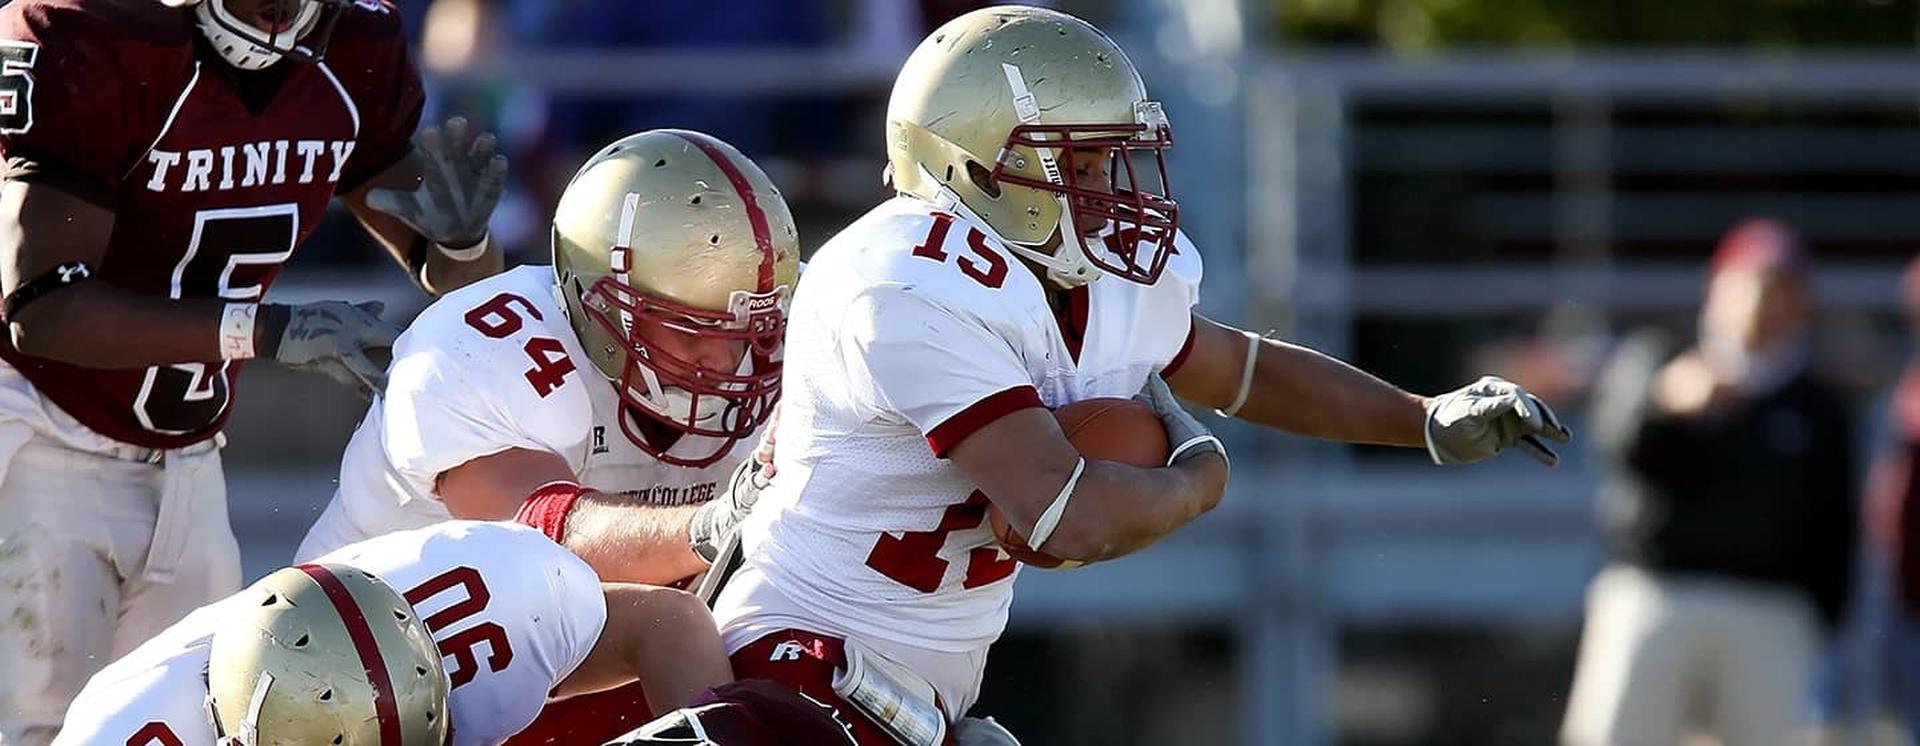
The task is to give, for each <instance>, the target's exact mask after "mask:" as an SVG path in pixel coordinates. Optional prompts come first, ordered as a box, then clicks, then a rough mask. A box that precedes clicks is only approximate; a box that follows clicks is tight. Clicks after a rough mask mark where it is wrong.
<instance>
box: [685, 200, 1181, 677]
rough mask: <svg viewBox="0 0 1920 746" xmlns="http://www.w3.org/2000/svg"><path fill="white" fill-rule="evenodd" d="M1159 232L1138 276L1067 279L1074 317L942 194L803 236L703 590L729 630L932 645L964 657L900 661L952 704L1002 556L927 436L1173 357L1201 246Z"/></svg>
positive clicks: (999, 591) (895, 650)
mask: <svg viewBox="0 0 1920 746" xmlns="http://www.w3.org/2000/svg"><path fill="white" fill-rule="evenodd" d="M1175 245H1176V247H1177V251H1178V253H1177V254H1175V255H1174V256H1173V257H1172V259H1171V261H1170V263H1169V264H1168V266H1167V269H1166V272H1165V273H1164V274H1163V275H1162V276H1161V278H1160V279H1159V281H1158V282H1157V283H1155V284H1154V285H1151V286H1143V285H1139V284H1135V283H1130V282H1127V281H1125V280H1120V279H1117V278H1104V279H1102V280H1100V281H1097V282H1094V283H1092V284H1090V285H1088V286H1087V287H1086V288H1084V289H1083V290H1080V291H1075V292H1074V293H1070V294H1068V295H1067V298H1068V305H1069V306H1071V307H1070V308H1068V309H1065V311H1064V312H1063V314H1062V315H1063V316H1067V317H1069V318H1073V317H1077V318H1080V319H1084V327H1079V326H1078V325H1076V326H1075V329H1076V330H1081V329H1083V331H1082V332H1081V333H1069V332H1065V331H1062V322H1060V321H1056V317H1055V312H1054V310H1053V308H1052V307H1051V306H1050V305H1049V299H1048V296H1047V293H1046V292H1045V288H1044V287H1043V286H1042V284H1041V281H1040V279H1039V278H1038V277H1037V276H1036V275H1035V274H1034V273H1033V272H1031V271H1029V270H1028V269H1026V268H1025V266H1024V265H1022V264H1020V263H1019V260H1017V259H1016V258H1015V257H1014V256H1013V255H1012V254H1011V253H1010V252H1008V251H1007V250H1005V249H1004V248H1002V243H1001V242H1000V241H999V240H998V239H997V238H995V237H994V234H993V233H992V232H991V230H990V229H988V228H987V227H986V226H985V225H984V224H983V223H980V222H978V221H977V220H975V219H970V218H969V217H968V216H967V213H966V211H965V209H964V207H962V206H960V205H958V204H955V203H954V202H952V201H951V200H949V201H946V202H944V203H941V204H933V203H928V202H925V201H922V200H919V199H914V198H910V197H898V198H895V199H892V200H890V201H888V202H886V203H883V204H882V205H880V206H879V207H877V208H875V209H874V210H873V211H871V212H869V213H867V215H865V216H864V217H862V218H861V219H860V220H858V221H857V222H855V223H854V224H853V225H851V226H849V227H848V228H847V229H846V230H844V231H842V232H841V233H840V234H839V235H837V236H835V237H834V238H833V240H832V241H830V242H828V243H827V244H826V245H825V246H824V247H822V248H821V250H820V251H819V253H818V254H817V255H815V256H814V258H813V260H812V261H811V262H809V263H808V265H807V273H806V275H805V276H803V277H802V278H801V281H800V287H799V290H798V291H797V292H796V293H795V294H794V307H793V313H792V316H791V320H790V325H789V327H788V331H787V344H786V350H787V355H786V378H785V386H786V391H785V393H784V394H783V397H782V402H783V404H782V407H783V409H782V411H781V413H780V425H779V427H780V431H779V433H777V442H778V443H779V448H778V449H777V451H776V453H775V459H776V460H777V466H778V467H779V476H778V477H776V478H775V479H774V480H773V484H772V485H771V486H770V487H769V488H768V489H767V490H766V491H765V492H764V493H762V495H761V497H760V501H759V503H758V504H757V506H756V507H755V510H754V512H753V514H752V516H751V517H750V518H749V519H748V521H747V523H746V524H745V529H744V531H743V533H742V543H743V546H744V547H745V550H746V563H747V565H746V567H745V569H744V570H743V572H742V573H741V574H740V575H739V576H737V577H736V578H735V580H734V581H733V582H732V583H730V584H729V585H728V586H727V588H726V590H725V591H723V592H722V594H721V598H720V600H719V603H718V604H717V606H716V609H715V614H716V616H717V617H718V618H719V619H720V621H721V624H722V628H723V632H724V634H725V637H726V640H727V643H728V646H729V648H730V649H732V650H738V649H739V648H741V647H743V646H745V645H746V644H748V643H750V642H752V641H753V640H754V639H756V638H757V637H759V636H761V635H764V634H766V633H768V632H771V631H775V630H777V629H779V628H781V627H799V628H802V629H807V630H810V631H815V632H820V633H826V634H835V635H841V636H846V637H852V638H855V639H858V640H860V641H862V642H865V643H867V644H869V645H870V646H873V647H874V648H876V649H878V650H879V651H880V652H882V653H889V654H891V655H892V657H894V658H895V659H896V660H914V659H920V660H924V659H926V657H927V656H926V655H925V653H927V652H933V653H940V654H950V655H949V656H948V657H949V659H951V660H956V661H966V662H967V663H963V664H961V665H956V666H947V667H944V668H948V669H952V670H944V671H924V670H923V671H920V673H921V674H922V675H925V676H928V677H929V678H930V679H931V680H932V681H933V683H934V684H935V686H936V687H937V688H938V689H939V690H940V692H941V694H942V696H943V697H944V698H945V700H946V701H947V702H948V703H949V705H953V706H956V707H957V709H956V714H957V713H958V712H960V711H964V709H965V707H966V706H967V705H968V704H970V703H971V702H972V700H973V697H974V695H975V694H976V691H975V690H976V689H977V688H978V674H979V668H978V667H979V666H980V665H982V664H984V661H985V655H984V651H985V648H986V646H988V645H989V644H991V643H992V642H993V641H994V640H995V639H996V638H997V637H999V635H1000V632H1001V630H1002V628H1003V627H1004V626H1005V624H1006V616H1007V607H1008V604H1009V603H1010V601H1011V599H1012V593H1013V583H1012V578H1013V577H1014V575H1015V573H1016V570H1017V564H1016V563H1015V562H1014V561H1012V560H1011V559H1009V558H1008V557H1007V556H1006V555H1005V554H1004V553H1003V552H1001V551H1000V550H999V548H998V547H997V545H996V543H995V541H994V538H993V532H992V530H991V528H990V527H988V525H987V523H986V506H987V503H986V498H985V496H984V495H982V494H980V493H979V492H978V491H976V490H975V488H974V485H973V484H972V483H971V482H970V481H969V480H968V479H967V478H966V477H965V476H964V475H962V474H961V473H960V472H959V470H957V469H955V468H953V467H952V466H951V465H950V464H948V463H947V462H946V461H944V460H943V459H942V458H941V455H942V454H943V453H944V451H945V450H946V449H947V448H949V447H951V446H952V445H953V444H954V443H957V442H958V441H960V440H963V439H964V438H965V436H966V435H968V434H971V433H972V432H973V431H974V430H975V429H978V428H979V427H980V426H983V425H985V424H987V423H988V422H991V421H992V420H994V419H997V418H998V417H999V416H1001V415H1003V414H1005V413H1007V412H1010V411H1013V410H1016V409H1019V408H1021V407H1025V406H1034V405H1040V404H1043V403H1044V405H1046V406H1049V407H1058V406H1061V405H1063V404H1068V403H1071V402H1075V401H1080V400H1083V399H1089V398H1095V397H1106V396H1132V395H1133V394H1135V393H1137V392H1138V391H1139V390H1140V388H1141V386H1143V385H1144V384H1145V382H1146V378H1147V376H1148V374H1150V373H1152V372H1154V371H1159V370H1162V369H1164V368H1166V367H1168V366H1169V365H1170V364H1172V363H1174V362H1175V361H1176V359H1178V358H1181V357H1182V355H1183V353H1184V351H1185V350H1186V349H1187V345H1188V344H1190V334H1191V330H1192V316H1191V308H1192V305H1193V303H1194V302H1195V300H1196V298H1197V295H1198V289H1199V284H1200V273H1201V264H1200V256H1199V254H1198V252H1197V251H1196V250H1195V249H1194V247H1193V245H1192V244H1191V243H1190V242H1189V241H1187V239H1186V238H1185V236H1179V237H1177V241H1176V244H1175ZM1068 323H1072V322H1068ZM1070 337H1077V339H1074V338H1070ZM1076 352H1077V354H1076Z"/></svg>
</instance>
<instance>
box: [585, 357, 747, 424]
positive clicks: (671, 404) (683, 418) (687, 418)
mask: <svg viewBox="0 0 1920 746" xmlns="http://www.w3.org/2000/svg"><path fill="white" fill-rule="evenodd" d="M752 357H753V356H751V355H743V356H741V360H740V367H739V368H738V369H736V370H735V371H734V372H735V373H739V374H741V375H745V374H748V373H751V372H753V360H752ZM634 362H635V366H636V367H637V368H639V370H640V383H641V384H642V385H644V386H645V387H646V388H645V389H640V388H629V389H628V390H627V395H628V396H630V397H632V399H633V401H634V402H636V403H638V404H639V405H640V407H641V408H642V409H645V410H646V411H647V412H648V413H649V414H652V415H654V416H655V417H659V418H661V419H664V420H668V421H672V422H680V423H685V424H688V425H701V426H708V427H711V426H713V425H714V424H715V422H716V420H717V419H718V418H719V417H720V416H721V415H723V414H726V411H727V400H726V399H723V398H721V397H718V396H702V397H698V399H697V401H698V402H699V406H698V408H697V409H696V408H695V401H696V398H695V397H694V395H693V393H692V392H690V391H687V390H686V389H683V388H680V387H679V386H664V385H661V383H660V377H659V376H657V375H655V374H654V372H653V367H652V366H650V365H648V364H647V362H646V360H645V359H644V358H642V359H638V360H635V361H634ZM615 385H618V383H617V382H616V384H615Z"/></svg>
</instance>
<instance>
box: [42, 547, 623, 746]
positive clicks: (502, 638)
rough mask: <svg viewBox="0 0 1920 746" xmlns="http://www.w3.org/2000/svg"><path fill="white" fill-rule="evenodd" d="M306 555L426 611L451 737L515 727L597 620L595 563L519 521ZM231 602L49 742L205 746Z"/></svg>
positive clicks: (583, 651) (110, 682) (97, 694)
mask: <svg viewBox="0 0 1920 746" xmlns="http://www.w3.org/2000/svg"><path fill="white" fill-rule="evenodd" d="M317 562H319V563H337V564H343V565H348V566H351V567H356V568H359V569H361V570H365V571H367V572H370V573H373V574H374V575H377V576H379V577H380V579H382V580H385V581H387V584H388V585H391V586H393V587H394V589H395V590H398V591H400V593H401V595H403V596H405V597H406V599H407V602H408V603H410V604H412V605H413V609H414V612H415V613H417V614H419V615H420V617H421V618H422V619H424V620H426V623H427V627H428V628H429V629H430V630H431V631H432V632H433V639H434V641H435V642H437V643H439V645H440V652H441V653H442V655H444V656H445V657H444V658H443V659H442V662H443V663H444V664H445V666H446V670H447V677H448V678H449V679H450V682H449V683H450V684H451V685H452V690H451V691H452V694H451V697H450V701H449V703H448V709H449V710H450V711H451V712H452V713H453V734H454V739H453V742H454V744H456V746H466V745H467V744H497V743H500V742H502V741H504V740H506V738H507V737H508V736H511V735H513V734H515V733H518V732H520V731H521V730H522V729H524V728H526V727H527V725H528V724H530V723H532V722H533V719H534V717H536V716H538V715H539V714H540V709H541V707H543V706H545V704H546V701H547V693H548V692H550V691H552V690H553V688H554V687H555V686H556V685H558V684H559V683H560V682H561V681H562V680H564V679H565V678H566V677H567V676H568V675H569V674H571V673H573V670H574V669H575V668H576V667H578V666H579V665H580V663H581V661H584V660H586V658H587V653H589V652H590V651H592V650H593V646H594V644H595V643H597V642H598V641H599V640H600V631H601V629H602V627H604V626H605V625H606V622H607V606H606V603H607V601H606V596H605V594H604V593H603V592H602V591H601V589H600V580H599V578H598V576H596V575H594V573H593V570H592V569H591V568H588V567H587V564H586V563H585V562H582V561H581V560H580V558H578V557H575V556H574V555H573V553H572V552H569V551H567V550H566V548H564V547H561V546H560V545H558V544H555V543H553V542H552V541H550V540H548V539H547V537H546V536H544V535H542V534H541V533H540V532H539V531H537V530H534V529H532V528H528V527H526V526H521V525H519V524H514V523H505V522H489V521H448V522H445V523H441V524H438V525H435V526H432V527H429V528H424V529H417V530H413V531H403V532H399V533H393V534H387V535H385V536H381V537H378V538H375V539H370V540H368V541H364V542H360V543H358V544H354V545H351V546H348V547H345V548H342V549H341V550H339V551H337V552H334V553H332V554H328V555H326V556H324V557H321V558H319V559H318V560H317ZM239 602H244V599H242V598H241V597H239V596H233V597H229V598H227V599H225V600H222V601H218V602H216V603H214V604H212V605H209V606H207V607H205V608H202V609H200V610H198V611H195V612H194V613H192V614H190V615H188V616H187V617H186V618H185V619H183V620H181V621H180V622H178V623H176V624H174V625H173V626H172V627H169V628H167V630H166V631H164V632H162V633H160V635H158V636H156V637H155V638H153V639H152V640H149V641H147V642H146V644H143V645H141V646H140V647H138V648H136V649H134V651H133V652H131V653H128V654H127V655H126V657H124V658H121V659H120V660H118V661H115V662H114V663H113V664H112V665H109V666H107V667H106V668H105V669H103V670H102V671H100V673H98V674H95V675H94V677H93V678H92V679H91V680H89V681H88V682H87V686H86V688H85V689H84V690H82V691H81V692H80V696H79V697H78V698H76V699H75V700H74V702H73V705H72V706H71V707H69V708H68V710H67V722H66V724H65V725H64V726H63V727H62V730H61V732H60V737H59V740H58V741H56V743H60V744H87V745H89V746H125V745H126V744H135V745H137V746H147V744H148V741H143V740H140V738H139V737H145V736H151V737H152V738H154V739H156V740H153V741H152V743H153V744H154V746H203V745H204V746H213V744H214V732H213V726H212V724H211V722H210V719H209V717H208V715H207V711H206V709H205V704H204V702H205V700H206V697H207V680H206V672H207V660H208V652H209V650H210V649H211V644H212V639H213V631H214V629H215V628H216V627H217V626H218V625H219V624H220V622H221V619H222V618H223V615H222V610H223V608H224V607H226V606H230V605H232V604H234V603H239ZM150 723H158V724H159V725H158V726H154V725H150ZM158 729H165V730H166V731H167V735H161V734H160V733H159V730H158ZM143 733H144V735H143ZM137 736H138V737H137ZM169 738H171V740H169Z"/></svg>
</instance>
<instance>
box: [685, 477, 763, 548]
mask: <svg viewBox="0 0 1920 746" xmlns="http://www.w3.org/2000/svg"><path fill="white" fill-rule="evenodd" d="M760 469H761V465H760V463H759V462H758V461H756V460H754V459H752V458H749V459H747V460H745V461H741V462H740V465H739V466H738V467H735V468H734V470H733V476H731V477H729V478H728V479H727V489H726V491H725V492H722V493H720V494H719V495H717V496H715V497H714V498H713V499H712V500H708V501H707V503H706V504H705V505H702V506H700V508H699V509H698V510H696V511H694V514H693V520H692V522H691V523H690V524H689V525H688V526H687V538H688V540H689V541H690V542H691V543H692V545H693V553H694V554H697V555H700V558H701V559H703V560H706V561H707V564H713V561H714V559H715V558H716V557H718V556H720V552H721V549H722V548H723V547H725V545H726V543H727V539H728V538H729V537H730V536H732V534H733V533H734V532H736V531H739V530H740V523H741V522H742V521H745V520H746V519H747V514H748V513H750V512H752V511H753V504H754V503H755V502H758V501H759V500H760V491H761V490H763V489H765V488H766V486H767V481H766V479H765V478H764V477H763V476H762V475H761V473H760Z"/></svg>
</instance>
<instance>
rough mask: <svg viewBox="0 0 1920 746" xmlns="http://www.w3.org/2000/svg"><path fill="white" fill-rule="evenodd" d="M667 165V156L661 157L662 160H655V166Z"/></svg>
mask: <svg viewBox="0 0 1920 746" xmlns="http://www.w3.org/2000/svg"><path fill="white" fill-rule="evenodd" d="M665 165H667V159H665V158H661V159H660V160H657V161H654V162H653V167H654V168H659V167H661V166H665Z"/></svg>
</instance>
